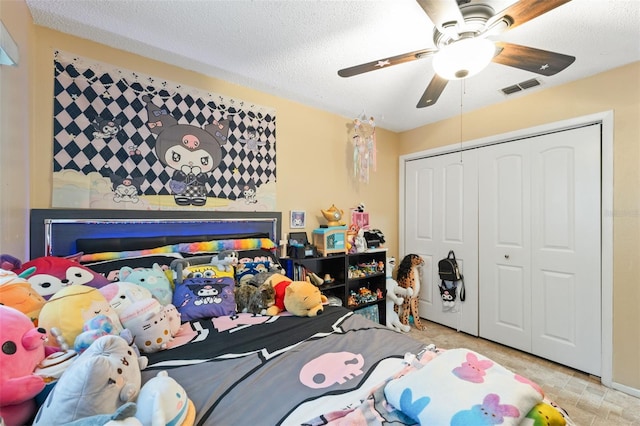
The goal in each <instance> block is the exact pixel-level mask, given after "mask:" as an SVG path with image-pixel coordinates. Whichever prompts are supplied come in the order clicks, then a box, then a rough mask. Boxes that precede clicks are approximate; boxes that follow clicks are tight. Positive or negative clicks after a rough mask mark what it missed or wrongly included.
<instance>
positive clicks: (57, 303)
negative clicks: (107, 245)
mask: <svg viewBox="0 0 640 426" xmlns="http://www.w3.org/2000/svg"><path fill="white" fill-rule="evenodd" d="M98 314H104V315H106V316H108V317H109V318H110V319H111V320H112V322H113V325H114V327H113V334H120V332H121V331H122V324H121V323H120V319H119V318H118V314H117V313H116V311H115V310H114V309H113V308H112V307H111V305H109V302H107V299H105V297H104V296H103V295H102V293H100V292H99V291H98V289H96V288H93V287H89V286H86V285H81V284H78V285H70V286H68V287H64V288H63V289H61V290H58V291H57V292H56V293H55V294H54V295H53V296H52V297H51V299H49V300H48V301H47V303H45V305H44V306H43V307H42V310H41V311H40V316H39V317H38V318H39V321H38V325H39V326H40V327H43V328H45V329H46V330H47V331H49V332H51V329H53V328H55V329H57V331H58V332H59V333H60V335H61V336H62V338H63V339H64V341H65V343H66V344H68V345H73V343H74V342H75V340H76V337H77V336H78V335H79V334H80V333H82V331H83V330H82V326H83V325H84V323H85V322H86V321H88V320H90V319H91V318H93V317H95V316H96V315H98ZM48 344H49V345H51V346H61V344H60V342H59V341H56V339H55V338H50V339H49V343H48Z"/></svg>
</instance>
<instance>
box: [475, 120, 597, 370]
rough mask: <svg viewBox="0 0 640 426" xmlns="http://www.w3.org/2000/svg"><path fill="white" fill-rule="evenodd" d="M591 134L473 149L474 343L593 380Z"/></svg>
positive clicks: (592, 130)
mask: <svg viewBox="0 0 640 426" xmlns="http://www.w3.org/2000/svg"><path fill="white" fill-rule="evenodd" d="M599 132H600V127H599V126H597V125H593V126H588V127H583V128H578V129H571V130H565V131H562V132H557V133H552V134H547V135H542V136H537V137H533V138H529V139H526V140H523V141H517V142H510V143H505V144H501V145H495V146H491V147H487V148H482V149H480V150H479V151H480V153H479V170H480V173H479V183H480V190H479V203H480V216H479V218H480V220H479V252H480V254H479V256H480V336H482V337H485V338H488V339H491V340H495V341H497V342H500V343H504V344H506V345H508V346H512V347H515V348H518V349H522V350H525V351H528V352H531V353H534V354H536V355H540V356H542V357H545V358H548V359H551V360H553V361H556V362H559V363H562V364H565V365H568V366H571V367H574V368H577V369H579V370H582V371H586V372H588V373H591V374H595V375H599V374H600V366H601V353H600V349H601V325H600V324H601V318H600V312H601V310H600V287H601V286H600V283H601V278H600V264H601V262H600V133H599Z"/></svg>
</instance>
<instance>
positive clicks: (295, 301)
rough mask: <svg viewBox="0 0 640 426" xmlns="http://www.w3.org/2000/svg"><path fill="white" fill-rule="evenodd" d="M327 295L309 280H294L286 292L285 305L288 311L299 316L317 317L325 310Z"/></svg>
mask: <svg viewBox="0 0 640 426" xmlns="http://www.w3.org/2000/svg"><path fill="white" fill-rule="evenodd" d="M327 302H328V300H327V297H326V296H325V295H324V294H322V293H320V290H319V289H318V287H316V286H315V285H313V284H311V283H310V282H308V281H292V282H291V284H289V285H288V286H287V288H286V289H285V294H284V306H285V309H286V310H287V312H290V313H292V314H293V315H297V316H299V317H315V316H316V315H318V314H321V313H322V312H323V311H324V308H323V306H322V305H323V304H324V303H327Z"/></svg>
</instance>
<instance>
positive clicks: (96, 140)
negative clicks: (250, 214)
mask: <svg viewBox="0 0 640 426" xmlns="http://www.w3.org/2000/svg"><path fill="white" fill-rule="evenodd" d="M54 65H55V82H54V117H53V120H54V123H53V126H54V132H53V138H54V141H53V162H54V166H53V170H54V172H60V171H63V170H75V171H79V172H81V173H84V174H87V175H88V174H89V173H91V172H99V173H101V174H102V175H103V176H105V177H108V176H110V175H111V174H115V175H118V176H120V177H122V178H132V179H133V178H143V179H139V180H142V182H141V184H140V191H141V193H142V194H144V195H168V194H170V193H171V191H170V189H169V181H170V180H171V175H172V173H173V169H171V168H169V167H165V166H164V165H163V164H162V163H161V162H160V161H159V160H158V157H157V156H156V153H155V150H154V147H155V142H156V137H155V135H153V134H152V133H151V132H150V131H149V127H148V126H147V110H146V103H145V102H144V101H143V100H142V97H143V96H144V95H149V96H151V99H152V102H153V103H154V104H155V105H158V106H163V107H166V108H167V109H168V111H169V113H170V114H171V115H172V116H173V117H174V118H175V119H176V120H178V123H180V124H189V125H192V126H198V127H201V128H203V127H204V126H205V125H206V124H209V123H212V122H213V121H214V120H218V121H220V120H223V119H229V120H230V121H231V122H230V128H229V135H228V140H227V143H225V144H224V145H223V146H222V160H221V162H220V164H219V165H218V167H217V168H215V169H214V170H213V171H212V172H211V173H209V179H208V181H207V188H208V192H207V196H208V197H216V198H226V199H230V200H235V199H237V198H241V197H242V196H243V195H242V190H243V187H244V186H245V185H248V184H250V183H251V182H253V183H254V184H255V187H256V188H259V187H260V186H261V185H263V184H266V183H268V182H274V181H275V180H276V117H275V112H274V111H273V110H267V109H265V108H263V107H259V106H255V105H247V104H246V103H245V102H243V101H238V100H234V99H229V98H224V97H223V96H220V95H217V94H211V93H204V92H200V91H198V90H197V89H192V88H188V87H184V86H180V85H176V84H172V83H168V82H166V81H160V80H157V81H156V79H154V78H152V77H142V76H140V75H138V74H136V73H133V72H130V71H124V70H118V69H115V68H113V67H110V69H108V68H107V67H108V66H106V65H104V64H101V63H98V62H92V61H90V60H86V59H82V58H77V57H72V56H70V55H68V54H64V53H62V52H57V53H56V56H55V60H54ZM100 120H103V121H111V122H112V124H113V123H115V125H116V127H115V130H117V133H115V135H113V134H110V133H108V132H102V130H101V127H100V126H99V125H98V126H97V128H96V126H94V122H96V121H100ZM118 129H119V130H118Z"/></svg>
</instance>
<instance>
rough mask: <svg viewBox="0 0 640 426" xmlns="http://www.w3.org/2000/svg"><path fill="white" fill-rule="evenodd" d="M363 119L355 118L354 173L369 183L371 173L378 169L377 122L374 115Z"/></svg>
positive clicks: (353, 139)
mask: <svg viewBox="0 0 640 426" xmlns="http://www.w3.org/2000/svg"><path fill="white" fill-rule="evenodd" d="M362 118H363V119H364V117H362ZM363 119H360V118H356V119H355V120H353V136H352V138H351V140H352V142H353V173H354V177H356V178H358V181H360V182H363V183H369V173H370V172H371V171H374V172H375V171H376V124H375V121H374V119H373V117H370V118H369V120H368V121H363Z"/></svg>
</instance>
